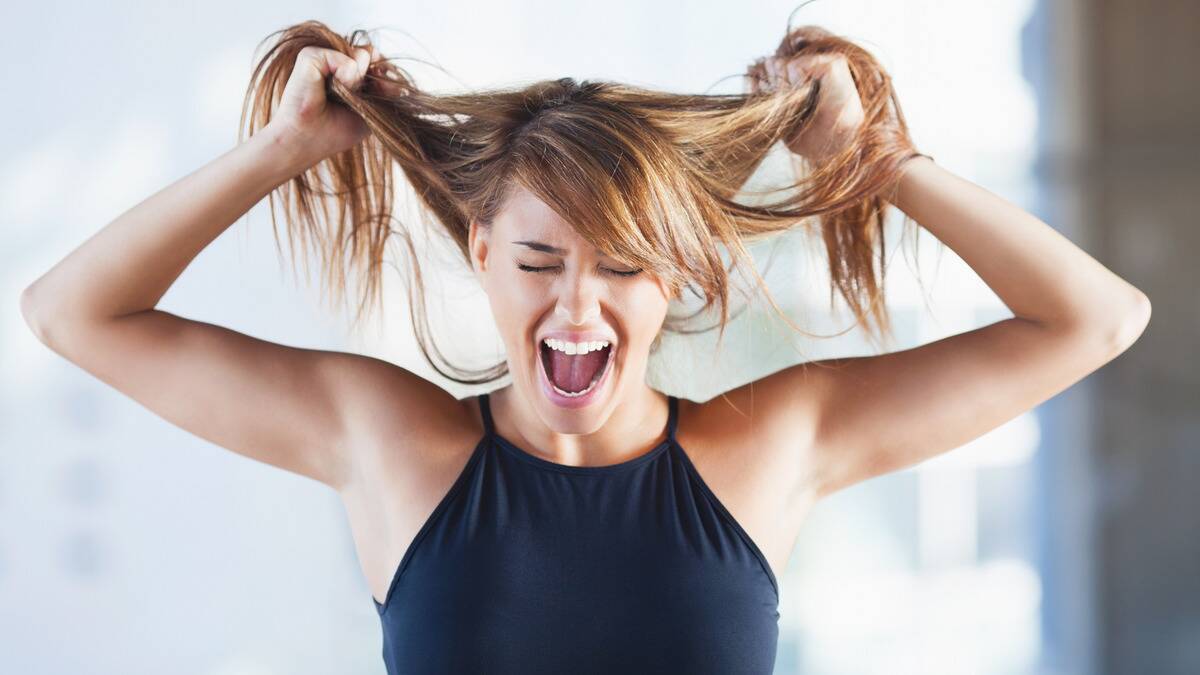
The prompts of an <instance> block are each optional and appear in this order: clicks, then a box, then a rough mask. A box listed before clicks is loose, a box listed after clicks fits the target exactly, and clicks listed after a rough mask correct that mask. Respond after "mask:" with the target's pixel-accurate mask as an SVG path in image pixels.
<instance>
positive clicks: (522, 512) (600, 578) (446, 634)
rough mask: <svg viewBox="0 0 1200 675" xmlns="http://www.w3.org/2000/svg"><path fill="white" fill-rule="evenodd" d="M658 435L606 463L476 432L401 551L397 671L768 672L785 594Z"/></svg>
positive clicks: (386, 615) (389, 660)
mask: <svg viewBox="0 0 1200 675" xmlns="http://www.w3.org/2000/svg"><path fill="white" fill-rule="evenodd" d="M669 404H670V414H669V417H668V421H667V438H666V440H664V441H663V442H662V443H660V444H659V445H658V446H656V447H655V448H654V449H653V450H650V451H649V452H647V453H645V454H643V455H641V456H639V457H635V458H633V459H631V460H628V461H625V462H620V463H618V464H610V465H607V466H569V465H565V464H558V463H556V462H551V461H548V460H545V459H542V458H540V457H537V456H535V455H532V454H530V453H528V452H526V451H525V450H522V449H521V448H519V447H518V446H516V445H515V444H513V443H512V442H510V441H509V440H508V439H506V438H504V437H503V436H501V435H499V434H498V433H496V432H495V430H494V428H493V424H492V417H491V411H490V409H489V405H488V395H487V394H482V395H480V396H479V408H480V413H481V415H482V417H483V423H484V434H483V437H482V438H481V439H480V440H479V443H478V444H477V445H476V446H475V450H474V451H473V452H472V454H471V456H470V458H469V459H468V460H467V462H466V465H465V466H464V468H463V469H462V472H461V473H460V474H459V476H458V478H457V479H456V480H455V482H454V484H453V485H452V486H451V487H450V489H449V490H448V491H447V493H446V495H445V496H444V497H443V498H442V500H441V501H440V502H439V503H438V505H437V506H436V507H435V508H434V510H433V512H432V513H431V514H430V516H429V518H428V519H427V520H426V521H425V523H424V524H423V525H422V526H421V529H420V530H419V531H418V532H417V534H416V536H415V537H414V538H413V541H412V543H411V544H410V545H409V547H408V550H407V551H405V553H404V557H403V558H402V559H401V561H400V564H399V566H398V567H397V569H396V573H395V575H394V576H393V577H392V581H391V584H390V586H389V587H388V591H387V595H386V596H384V602H383V604H380V603H379V602H378V601H376V600H375V599H374V598H372V602H374V604H375V609H376V610H377V611H378V612H379V616H380V621H381V622H382V625H383V660H384V663H385V664H386V666H387V672H388V673H389V674H390V675H398V674H400V673H404V674H406V675H407V674H410V673H439V674H442V675H445V674H447V673H488V674H492V673H497V674H508V673H521V674H522V675H535V674H540V673H573V674H576V673H577V674H583V673H622V674H626V673H631V674H632V673H672V674H674V673H688V674H689V675H698V674H704V673H713V674H718V673H719V674H720V675H734V674H738V673H755V674H762V673H770V672H771V671H772V669H773V668H774V664H775V653H776V645H777V640H778V634H779V630H778V628H779V627H778V619H779V611H778V607H779V587H778V583H777V582H776V579H775V575H774V572H773V571H772V570H771V567H770V565H769V564H768V562H767V560H766V558H765V557H764V556H763V554H762V552H761V551H760V550H759V548H758V547H757V546H756V545H755V544H754V542H753V541H752V540H751V539H750V537H749V536H748V535H747V534H746V532H745V530H743V529H742V527H741V526H740V525H739V524H738V523H737V521H735V520H734V518H733V516H732V515H730V513H729V511H728V510H726V509H725V507H724V506H723V505H722V504H721V502H720V501H718V500H717V498H716V496H715V495H714V494H713V492H712V491H711V490H710V489H709V488H708V486H707V485H706V484H705V482H704V480H703V479H702V478H701V477H700V474H699V473H697V471H696V468H695V466H693V465H692V463H691V460H690V459H689V458H688V456H687V453H686V452H684V450H683V448H682V447H681V446H680V445H679V444H678V443H677V442H676V440H675V428H676V418H677V417H678V408H679V401H678V399H676V398H675V397H674V396H671V397H669Z"/></svg>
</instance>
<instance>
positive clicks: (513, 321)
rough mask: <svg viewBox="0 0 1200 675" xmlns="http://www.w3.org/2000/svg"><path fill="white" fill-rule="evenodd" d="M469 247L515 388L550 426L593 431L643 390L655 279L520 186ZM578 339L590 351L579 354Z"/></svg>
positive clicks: (660, 316)
mask: <svg viewBox="0 0 1200 675" xmlns="http://www.w3.org/2000/svg"><path fill="white" fill-rule="evenodd" d="M470 250H471V259H472V265H473V266H474V269H475V274H476V276H477V277H478V278H479V281H480V283H481V284H482V285H483V288H484V291H485V292H486V293H487V296H488V302H489V303H490V305H491V308H492V314H493V315H494V316H495V320H496V325H497V327H498V328H499V330H500V335H501V338H502V339H503V340H504V346H505V349H506V352H507V359H508V367H509V370H510V371H511V373H512V377H513V386H514V388H515V389H516V390H517V391H518V392H519V393H520V394H521V395H522V396H523V397H524V399H525V400H526V401H527V402H529V403H530V404H531V405H532V407H533V408H534V410H535V411H536V412H537V413H538V415H539V416H540V417H541V418H542V419H543V420H544V421H545V422H546V424H547V426H549V427H550V428H552V429H554V430H555V431H558V432H560V433H572V434H583V433H591V432H593V431H595V430H596V429H597V428H599V427H600V426H601V425H603V423H604V421H605V420H606V419H607V418H608V416H609V414H610V413H611V412H612V410H613V408H614V407H615V406H616V405H617V404H619V403H620V402H621V401H622V400H627V399H626V396H627V395H629V394H631V393H636V392H637V389H638V388H639V387H645V386H646V385H645V374H646V362H647V357H648V356H649V352H650V345H651V343H652V342H653V341H654V338H655V337H656V336H657V335H658V331H659V329H660V328H661V327H662V324H663V320H664V318H665V317H666V312H667V303H668V300H669V291H668V289H667V287H666V286H665V285H664V284H663V283H661V282H660V280H659V279H657V278H655V277H653V276H651V275H650V273H649V272H646V271H637V270H635V269H633V268H630V267H628V266H626V265H624V264H621V263H619V262H617V261H616V260H613V259H611V258H609V257H607V256H605V255H603V254H602V253H600V252H599V251H597V250H596V249H595V248H594V247H592V246H589V245H588V244H587V242H586V241H585V240H584V239H583V238H582V237H580V236H579V234H578V233H576V232H575V230H574V229H573V228H572V227H571V225H570V224H569V223H567V222H566V221H565V220H563V219H562V218H560V217H559V216H558V214H556V213H555V212H554V210H553V209H551V208H550V207H549V206H547V205H546V204H545V202H543V201H542V200H540V199H538V198H537V197H536V196H535V195H534V194H533V193H531V192H529V191H528V190H525V189H523V188H519V189H517V190H515V191H514V192H513V193H512V196H511V197H510V198H509V199H508V201H507V202H506V203H505V204H504V205H503V207H502V208H501V210H500V213H499V214H498V215H497V216H496V218H495V219H494V220H493V222H492V224H491V226H490V227H480V226H478V224H475V223H473V224H472V227H471V235H470ZM631 273H632V274H631ZM547 338H549V339H550V341H551V343H553V346H551V345H548V344H546V342H545V341H546V339H547ZM597 342H599V343H607V346H603V345H597V344H596V343H597ZM567 343H572V344H567ZM579 343H586V344H587V346H588V348H589V349H590V350H591V351H589V352H588V353H586V354H581V353H578V352H579V351H580V350H579V349H578V348H577V345H578V344H579ZM597 347H598V349H597ZM556 348H557V349H556ZM571 352H577V353H574V354H572V353H571ZM556 383H557V384H556ZM574 392H583V393H582V394H578V395H573V394H574Z"/></svg>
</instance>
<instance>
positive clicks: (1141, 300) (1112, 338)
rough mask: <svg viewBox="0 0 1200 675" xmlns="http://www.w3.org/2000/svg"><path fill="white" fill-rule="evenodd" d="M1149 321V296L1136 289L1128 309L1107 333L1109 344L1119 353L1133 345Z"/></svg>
mask: <svg viewBox="0 0 1200 675" xmlns="http://www.w3.org/2000/svg"><path fill="white" fill-rule="evenodd" d="M1149 323H1150V298H1149V296H1147V295H1146V294H1145V293H1142V292H1141V291H1137V292H1136V293H1134V300H1133V303H1132V305H1131V308H1130V309H1127V310H1125V311H1124V312H1123V313H1122V315H1121V320H1120V321H1118V322H1117V323H1116V326H1115V327H1114V328H1111V329H1110V330H1109V333H1108V336H1107V337H1108V342H1109V346H1110V347H1111V348H1112V349H1113V350H1114V351H1115V352H1116V353H1117V354H1120V353H1121V352H1124V351H1125V350H1126V349H1129V348H1130V347H1132V346H1133V343H1135V342H1137V341H1138V338H1140V337H1141V336H1142V333H1144V332H1145V331H1146V326H1147V325H1149Z"/></svg>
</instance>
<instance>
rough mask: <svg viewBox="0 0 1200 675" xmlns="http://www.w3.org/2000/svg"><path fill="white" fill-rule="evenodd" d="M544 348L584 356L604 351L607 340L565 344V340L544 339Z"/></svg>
mask: <svg viewBox="0 0 1200 675" xmlns="http://www.w3.org/2000/svg"><path fill="white" fill-rule="evenodd" d="M543 342H545V343H546V346H547V347H549V348H551V349H556V350H558V351H560V352H565V353H567V354H586V353H588V352H594V351H596V350H597V349H604V348H605V347H607V346H608V340H592V341H591V342H567V341H566V340H555V339H554V338H546V339H545V340H543Z"/></svg>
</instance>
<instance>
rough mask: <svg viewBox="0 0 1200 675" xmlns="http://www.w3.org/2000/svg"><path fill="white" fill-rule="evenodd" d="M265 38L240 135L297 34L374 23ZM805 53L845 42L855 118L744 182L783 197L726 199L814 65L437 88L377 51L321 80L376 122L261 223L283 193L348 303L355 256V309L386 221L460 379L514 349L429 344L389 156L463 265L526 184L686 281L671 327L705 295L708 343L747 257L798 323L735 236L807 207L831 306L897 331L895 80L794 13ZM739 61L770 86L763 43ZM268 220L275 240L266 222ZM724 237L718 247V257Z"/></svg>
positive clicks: (262, 112)
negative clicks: (762, 180)
mask: <svg viewBox="0 0 1200 675" xmlns="http://www.w3.org/2000/svg"><path fill="white" fill-rule="evenodd" d="M270 37H277V39H276V40H275V41H274V43H273V44H272V46H271V47H270V49H269V50H268V51H267V52H266V53H265V54H264V55H263V56H262V57H261V59H260V60H259V61H258V64H257V66H256V67H255V69H254V73H253V75H252V77H251V82H250V85H249V87H248V88H247V92H246V99H245V102H244V104H243V108H242V119H241V124H240V125H239V129H238V139H239V142H240V141H241V140H242V138H243V136H242V128H243V127H244V126H245V125H246V121H247V108H248V107H249V108H250V114H249V120H250V125H251V126H250V128H249V133H250V134H253V133H254V132H255V131H257V130H258V129H261V128H262V127H263V126H264V125H266V124H267V122H269V121H270V119H271V115H272V110H273V109H274V106H275V105H276V104H277V102H278V97H279V95H280V94H281V92H282V91H283V86H284V84H285V83H286V82H287V79H288V77H289V75H290V74H291V71H292V68H293V66H294V64H295V60H296V56H297V54H298V53H299V52H300V50H301V49H303V48H304V47H307V46H310V45H313V46H318V47H324V48H329V49H335V50H337V51H340V52H342V53H345V54H347V55H353V52H354V49H355V48H356V47H366V46H369V45H371V38H370V35H369V33H368V32H367V31H364V30H361V29H360V30H355V31H354V32H352V33H351V34H350V35H348V36H345V37H343V36H342V35H339V34H338V33H336V32H334V31H332V30H331V29H329V28H328V27H327V26H325V25H324V24H322V23H320V22H317V21H306V22H304V23H301V24H298V25H294V26H291V27H288V28H286V29H283V30H281V31H277V32H276V33H273V34H272V35H271V36H268V39H269V38H270ZM812 53H836V54H842V55H844V56H845V57H846V60H847V63H848V65H849V67H850V71H851V74H852V75H853V78H854V81H855V83H856V84H857V86H858V90H859V94H860V96H861V98H862V101H863V108H864V111H865V113H866V118H865V122H864V124H863V125H862V127H861V128H860V129H859V132H858V135H857V137H856V138H855V139H854V142H853V143H851V144H850V145H849V147H847V148H846V149H845V150H844V151H843V152H841V153H840V154H839V155H837V156H835V157H832V158H830V159H829V160H827V162H826V163H825V164H824V165H822V166H820V167H815V168H814V167H808V168H809V170H808V171H801V170H797V171H796V176H795V182H794V183H792V184H791V185H790V186H786V187H788V188H791V189H789V190H770V191H766V192H759V193H756V194H759V195H763V194H782V196H779V197H778V198H777V199H774V200H772V201H769V202H764V203H758V204H751V203H747V202H746V201H745V200H737V199H735V197H737V196H738V195H739V193H741V192H742V190H743V186H744V184H745V183H746V181H747V179H748V178H749V177H750V175H751V174H752V173H753V172H754V170H755V169H756V168H757V167H758V166H759V165H760V164H761V162H762V160H763V159H764V157H765V156H766V154H767V152H768V151H769V150H770V149H771V148H772V146H773V145H775V144H776V143H777V142H780V141H782V140H784V139H787V138H791V137H793V135H794V134H796V133H797V132H798V131H800V130H802V129H803V128H804V125H805V124H806V123H807V122H808V120H809V119H811V118H812V113H813V111H815V110H816V107H817V103H818V101H819V100H820V91H821V87H820V80H815V81H814V82H813V84H812V86H803V87H801V86H796V87H785V88H777V89H774V90H772V89H771V88H769V87H765V86H755V87H752V88H751V89H750V91H749V92H748V93H746V94H680V93H665V92H660V91H652V90H648V89H644V88H639V87H635V86H630V85H627V84H622V83H618V82H610V81H589V80H584V81H576V80H574V79H572V78H570V77H563V78H559V79H553V80H542V81H538V82H535V83H533V84H529V85H527V86H522V87H511V88H497V89H491V90H487V91H476V92H471V93H462V94H448V95H435V94H431V93H428V92H426V91H422V90H421V89H420V88H418V87H417V85H416V84H415V83H414V81H413V78H412V77H411V76H410V75H409V73H408V72H407V71H405V70H404V69H402V68H400V67H399V66H397V65H396V63H395V62H394V61H395V59H392V58H385V59H382V60H380V61H377V62H376V63H375V64H373V65H372V66H371V68H370V69H369V70H368V72H367V75H366V78H365V80H364V82H363V85H362V86H361V87H359V88H358V89H357V90H350V89H349V88H348V87H346V86H345V85H344V84H342V83H341V82H340V81H338V80H337V79H336V78H331V79H330V83H329V84H328V87H329V90H328V95H329V97H330V100H331V101H333V102H336V103H338V104H342V105H345V106H348V107H349V108H350V109H352V110H353V111H354V112H356V113H357V114H358V115H359V116H361V117H362V118H363V120H364V121H365V122H366V124H367V126H368V128H369V130H370V133H368V135H367V136H366V138H365V139H364V140H363V141H362V142H361V143H360V144H359V145H357V146H355V147H353V148H351V149H349V150H346V151H345V152H341V153H339V154H337V155H334V156H330V157H328V158H325V159H324V160H322V161H321V162H319V163H318V164H316V165H314V166H312V167H310V168H308V169H307V170H305V171H304V172H302V173H300V174H299V175H296V176H295V177H293V178H292V179H291V180H290V181H289V182H287V183H284V184H283V185H281V186H280V187H279V188H278V189H277V190H276V192H273V193H272V194H271V196H270V208H271V218H272V224H273V226H274V225H275V220H276V207H275V199H276V197H277V194H276V193H278V197H279V198H280V199H281V200H282V202H283V204H284V208H285V210H286V221H287V228H288V236H289V241H290V242H291V243H293V244H294V243H295V242H296V241H297V240H299V241H300V242H301V243H302V245H304V246H308V245H312V247H313V248H315V249H316V251H317V253H318V255H319V257H320V261H321V264H322V267H323V270H324V275H323V284H322V287H323V288H328V289H332V290H333V291H334V292H335V294H336V296H337V297H338V298H339V299H341V300H342V301H344V300H345V297H346V285H347V284H346V279H347V277H348V276H349V275H350V274H351V273H358V275H359V279H360V288H359V294H358V298H359V304H358V308H357V310H356V312H355V316H354V319H355V322H357V321H358V320H359V319H360V318H361V317H362V315H363V311H364V309H366V308H367V307H368V306H369V305H371V303H372V302H377V301H378V300H379V299H380V292H379V291H380V273H381V271H382V266H383V263H384V252H385V247H386V244H387V243H388V241H389V238H391V237H396V238H398V239H399V241H400V242H402V243H403V244H404V245H405V246H406V247H407V250H408V257H409V263H410V265H409V268H408V269H409V271H410V273H411V276H412V279H411V280H409V279H405V282H406V286H407V289H408V295H409V300H410V302H409V308H410V314H411V318H412V320H413V326H414V331H415V334H416V337H417V342H418V345H419V346H420V349H421V352H422V354H423V355H424V357H425V359H426V361H428V362H429V363H430V365H431V366H432V367H433V368H434V369H435V370H437V371H438V372H439V373H441V374H442V375H443V376H445V377H447V378H450V379H452V380H454V381H456V382H460V383H464V384H478V383H484V382H490V381H494V380H496V379H499V378H501V377H503V376H504V375H505V374H507V372H508V369H507V364H506V362H503V361H502V362H501V363H499V364H497V365H494V366H492V367H490V368H486V369H482V370H468V369H464V368H459V367H457V366H454V365H453V364H451V363H449V362H448V360H447V359H446V358H445V356H444V355H443V354H442V352H441V351H440V350H438V348H437V346H436V344H435V342H434V340H433V336H432V335H431V332H430V330H429V324H428V317H427V314H426V309H425V289H424V284H423V281H422V276H421V271H420V265H419V263H418V260H417V255H416V251H415V249H414V247H413V245H412V236H411V232H410V229H409V228H407V227H405V226H404V225H403V224H400V226H399V227H393V222H394V221H396V219H395V218H394V217H393V179H392V168H393V165H398V166H399V167H400V169H401V170H402V171H403V172H404V175H405V177H406V178H407V179H408V182H409V183H410V184H411V187H412V188H413V190H414V192H415V194H416V196H417V197H418V198H419V200H420V204H421V205H422V206H423V207H424V208H425V209H426V210H427V212H428V213H427V215H432V217H433V221H432V222H434V223H435V224H436V227H437V228H440V230H441V231H442V233H443V234H444V235H445V236H447V237H448V238H449V239H450V240H451V241H452V242H453V244H454V245H456V246H457V248H458V250H459V252H461V254H462V259H463V260H464V261H466V262H467V263H468V264H469V260H470V256H469V252H468V232H469V224H470V221H471V220H472V219H476V220H477V221H478V222H479V223H480V224H481V225H485V226H486V225H488V224H490V223H491V221H492V218H493V217H494V216H495V215H496V213H497V211H498V209H499V208H500V206H501V205H502V204H503V202H504V199H505V196H506V195H507V194H508V191H509V190H511V189H513V188H514V187H516V186H521V187H524V188H525V189H527V190H529V191H531V192H532V193H534V194H535V195H536V196H537V197H538V198H539V199H541V200H542V201H544V202H545V203H546V204H547V205H549V206H550V207H551V208H553V209H554V210H555V211H556V212H557V213H559V214H560V215H562V217H563V218H564V219H566V220H567V221H568V222H570V223H571V225H572V226H573V227H574V228H575V229H576V231H577V232H578V233H579V234H580V235H581V236H582V237H583V238H584V239H585V240H586V241H587V242H588V243H590V244H592V245H594V246H596V247H598V248H599V249H600V250H602V251H603V252H604V253H606V254H607V255H609V256H612V257H613V258H614V259H616V260H618V261H621V262H623V263H625V264H628V265H631V266H634V267H639V268H642V269H645V270H646V271H647V272H648V273H650V274H653V275H655V276H656V277H657V278H660V279H662V280H663V281H664V282H665V284H666V285H667V286H668V287H669V288H670V289H672V292H675V293H681V292H682V291H683V290H685V289H686V290H690V291H691V292H692V293H693V294H695V295H696V297H697V298H698V299H700V300H702V301H703V305H702V306H701V307H700V308H699V309H698V310H697V311H696V312H694V313H692V314H688V315H686V316H680V317H672V316H668V318H667V320H666V321H665V322H664V325H663V330H668V331H674V332H678V333H694V332H698V330H696V329H691V328H688V327H686V326H685V325H684V324H685V323H686V322H687V321H688V320H690V319H692V318H694V317H695V316H696V315H698V314H700V313H702V312H707V311H709V310H713V309H715V310H716V312H717V314H718V320H717V322H716V325H717V326H719V328H720V332H719V333H718V340H717V345H718V347H719V346H720V341H721V337H722V336H723V335H724V329H725V325H726V323H727V322H728V321H729V320H730V312H729V296H730V294H731V291H732V290H734V285H733V283H732V282H733V273H734V272H737V271H741V272H748V273H749V274H750V275H751V276H752V278H753V280H754V282H755V285H756V287H757V288H761V289H762V290H763V291H764V293H765V296H766V298H767V300H768V301H769V302H770V304H771V306H772V307H773V308H774V309H775V311H776V312H778V313H779V315H780V316H781V317H782V318H783V320H784V321H785V322H786V323H787V324H788V325H789V326H791V327H792V328H793V329H795V330H797V331H800V332H804V331H802V330H801V329H800V328H798V327H797V326H795V324H793V323H792V322H791V321H790V320H788V318H787V316H786V314H785V313H784V312H783V310H781V309H780V308H779V306H778V305H777V304H776V303H775V301H774V299H773V298H772V297H771V294H770V291H769V290H767V287H766V284H765V282H764V281H763V279H762V276H761V275H760V274H759V272H758V271H757V270H756V269H755V265H754V260H753V258H752V257H751V255H750V253H749V251H748V250H747V248H746V246H747V244H750V243H753V242H756V241H759V240H762V239H765V238H767V237H770V236H772V235H776V234H780V233H782V232H784V231H786V230H788V229H790V228H793V227H795V226H797V225H798V224H805V225H808V224H811V223H812V221H816V223H817V224H818V226H819V228H820V235H821V237H822V239H823V241H824V244H825V250H826V254H827V256H828V260H829V271H830V280H831V286H830V301H831V303H832V301H833V294H834V291H835V290H836V291H838V292H839V293H840V294H841V295H842V297H843V298H844V299H845V301H846V303H847V305H848V307H849V308H850V309H851V311H852V312H853V313H854V317H855V325H861V326H862V327H863V328H864V329H866V330H867V332H868V336H870V337H875V336H873V335H871V329H872V328H874V329H875V330H876V331H877V332H878V334H879V335H880V336H886V337H887V338H888V339H890V338H891V325H890V322H889V320H888V315H887V312H886V310H885V306H884V303H883V272H884V267H885V264H884V263H885V261H886V258H885V255H884V254H885V251H886V248H885V246H884V216H885V211H886V207H887V203H886V202H885V200H886V199H888V198H889V197H890V194H891V191H892V190H894V189H895V186H896V183H897V182H898V180H899V176H900V172H901V166H902V164H903V163H904V161H905V160H906V159H908V158H909V157H911V156H912V155H913V154H915V149H914V147H913V144H912V142H911V140H910V138H909V134H908V129H907V125H906V123H905V120H904V115H903V113H902V112H901V109H900V104H899V102H898V100H897V98H896V95H895V92H894V91H893V88H892V84H891V79H890V77H889V76H888V74H887V73H886V72H884V70H883V68H882V67H881V66H880V64H879V63H878V62H877V60H876V59H875V58H874V57H873V56H872V55H871V54H869V53H868V52H867V51H866V50H864V49H863V48H861V47H859V46H857V45H855V44H854V43H852V42H851V41H849V40H846V39H843V38H840V37H838V36H835V35H833V34H831V33H829V32H828V31H825V30H824V29H821V28H818V27H815V26H802V27H798V28H795V29H790V30H788V31H787V34H786V36H785V37H784V39H783V40H782V42H781V43H780V45H779V47H778V49H777V50H776V55H777V56H781V57H785V58H788V57H796V56H800V55H804V54H812ZM745 77H746V78H749V79H748V80H747V82H750V83H756V84H758V85H762V84H765V83H766V70H765V68H764V64H763V62H762V60H761V59H760V60H758V61H756V62H754V63H753V64H751V65H750V67H749V68H748V69H747V72H746V73H745ZM797 167H798V168H799V167H800V165H799V164H797ZM318 213H320V215H321V218H318V217H317V214H318ZM331 214H332V215H331ZM904 222H905V224H906V225H908V224H909V222H910V220H909V219H908V218H905V221H904ZM275 232H276V244H277V245H278V241H279V239H278V228H277V226H276V227H275ZM291 248H292V252H293V264H294V252H295V246H294V245H293V246H292V247H291ZM722 251H725V252H727V253H728V254H729V258H730V261H729V263H728V267H727V266H726V262H725V261H724V259H723V258H722ZM877 255H878V257H879V263H878V264H877V263H876V256H877ZM414 282H415V283H414ZM712 327H713V326H709V327H707V328H704V329H701V330H710V329H711V328H712ZM660 337H661V333H660ZM657 345H658V341H657V340H656V341H655V348H657ZM431 352H432V353H431ZM435 356H436V359H435ZM439 361H440V362H441V363H443V364H445V365H446V366H447V368H448V370H445V369H443V368H442V366H441V365H440V364H439Z"/></svg>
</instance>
